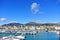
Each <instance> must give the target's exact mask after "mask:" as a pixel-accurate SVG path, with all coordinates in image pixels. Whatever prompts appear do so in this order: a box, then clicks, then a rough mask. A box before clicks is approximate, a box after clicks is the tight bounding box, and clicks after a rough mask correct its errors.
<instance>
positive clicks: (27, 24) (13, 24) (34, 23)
mask: <svg viewBox="0 0 60 40" xmlns="http://www.w3.org/2000/svg"><path fill="white" fill-rule="evenodd" d="M21 25H23V26H24V25H25V26H53V25H60V23H36V22H29V23H26V24H21V23H9V24H4V25H2V26H17V27H18V26H21Z"/></svg>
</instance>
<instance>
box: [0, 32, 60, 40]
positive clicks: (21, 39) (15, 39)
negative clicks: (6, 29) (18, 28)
mask: <svg viewBox="0 0 60 40" xmlns="http://www.w3.org/2000/svg"><path fill="white" fill-rule="evenodd" d="M19 35H20V36H19ZM59 37H60V36H59V35H58V34H56V33H54V32H45V31H40V32H38V33H37V34H33V35H31V34H24V35H23V34H16V35H15V34H13V35H12V33H11V34H9V35H8V36H7V34H1V33H0V40H2V39H3V40H59Z"/></svg>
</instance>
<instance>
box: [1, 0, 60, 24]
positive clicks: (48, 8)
mask: <svg viewBox="0 0 60 40" xmlns="http://www.w3.org/2000/svg"><path fill="white" fill-rule="evenodd" d="M34 3H35V4H36V5H35V6H34V7H35V8H33V9H31V6H32V5H34ZM37 10H38V11H37ZM29 21H38V22H60V0H0V24H4V23H9V22H19V23H27V22H29Z"/></svg>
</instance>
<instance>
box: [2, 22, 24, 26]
mask: <svg viewBox="0 0 60 40" xmlns="http://www.w3.org/2000/svg"><path fill="white" fill-rule="evenodd" d="M21 25H23V24H20V23H9V24H4V25H2V26H21Z"/></svg>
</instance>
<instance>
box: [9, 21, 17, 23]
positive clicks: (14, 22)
mask: <svg viewBox="0 0 60 40" xmlns="http://www.w3.org/2000/svg"><path fill="white" fill-rule="evenodd" d="M9 23H17V21H9Z"/></svg>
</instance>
